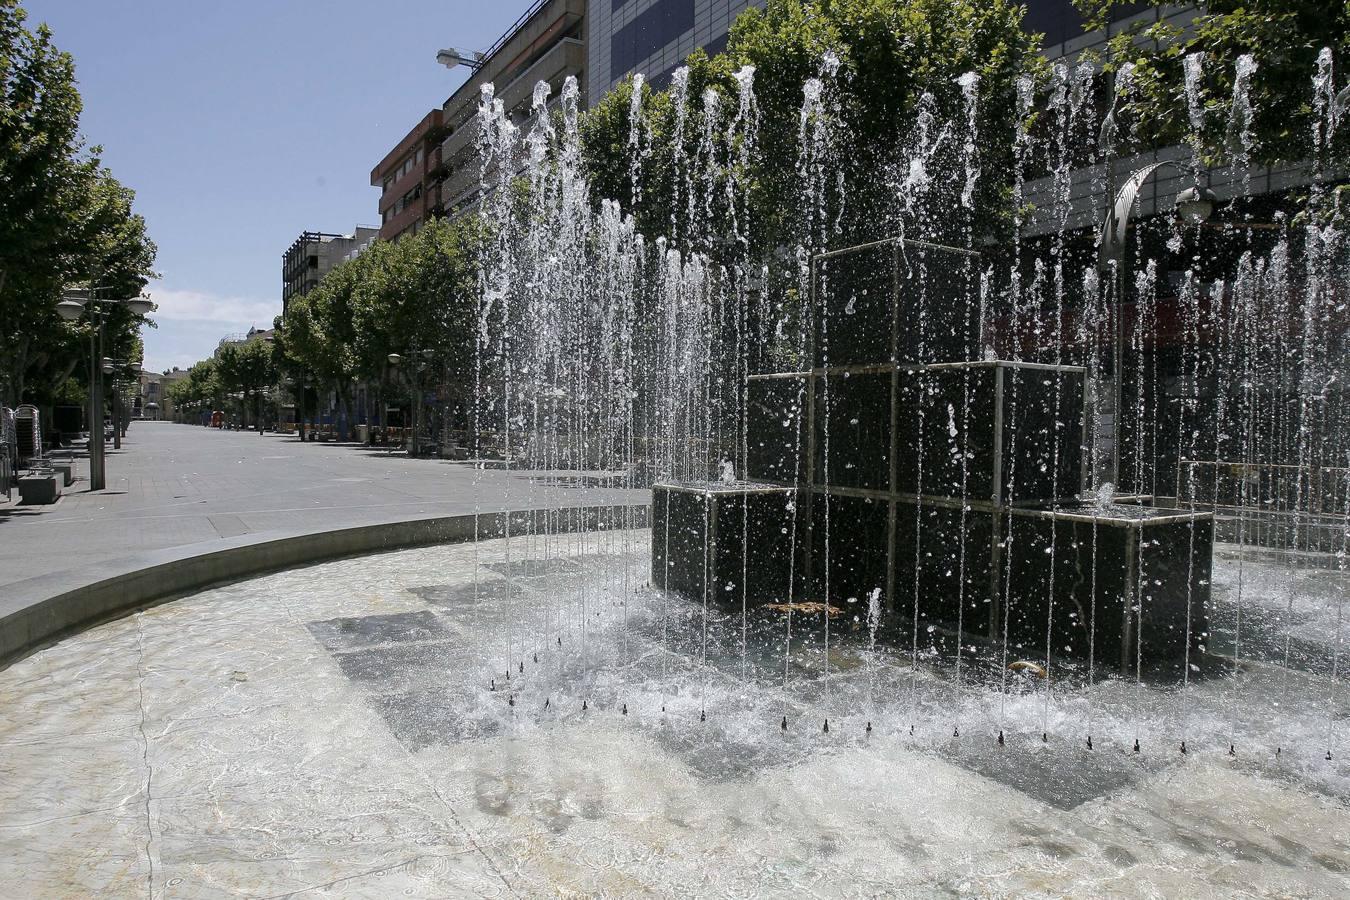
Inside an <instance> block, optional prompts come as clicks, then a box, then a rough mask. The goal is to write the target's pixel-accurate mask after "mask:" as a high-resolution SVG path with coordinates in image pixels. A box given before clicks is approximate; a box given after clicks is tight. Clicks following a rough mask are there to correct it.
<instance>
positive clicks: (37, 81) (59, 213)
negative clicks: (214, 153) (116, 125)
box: [0, 0, 155, 406]
mask: <svg viewBox="0 0 1350 900" xmlns="http://www.w3.org/2000/svg"><path fill="white" fill-rule="evenodd" d="M80 112H81V100H80V93H79V90H78V89H77V87H76V83H75V67H74V62H73V60H72V59H71V57H70V54H68V53H64V52H62V51H61V50H58V49H57V48H56V47H55V46H54V45H53V43H52V36H51V32H50V30H49V29H48V28H47V27H46V26H45V25H44V26H39V27H37V28H35V29H34V28H29V27H28V25H27V13H26V12H25V10H24V9H23V8H22V7H21V6H20V5H19V2H18V0H0V402H3V403H5V404H6V405H10V406H14V405H18V404H19V403H21V402H34V403H37V404H39V405H47V404H50V403H51V402H53V401H54V400H55V399H57V398H58V397H62V396H65V397H69V396H70V395H71V394H72V392H83V385H84V384H87V379H88V375H89V373H88V371H87V368H88V366H87V365H84V364H83V363H84V361H85V360H87V359H88V355H89V354H88V347H89V329H90V327H91V326H90V325H89V324H87V323H85V322H78V323H67V322H64V321H63V320H61V318H60V317H59V316H58V315H57V313H56V308H55V307H56V303H57V301H58V300H59V299H60V298H61V295H62V292H63V291H64V290H65V288H66V287H67V286H70V285H76V284H87V285H96V286H98V287H100V288H101V290H100V293H99V296H102V297H109V298H114V299H121V298H125V297H130V296H136V295H137V294H139V293H140V292H141V291H142V290H143V289H144V287H145V285H146V282H147V281H148V280H149V279H150V278H152V277H154V273H153V271H152V266H153V265H154V260H155V245H154V243H153V242H152V241H151V240H150V239H149V237H148V236H147V234H146V228H145V220H144V219H142V218H141V217H140V216H139V215H136V214H135V213H134V212H133V211H132V201H133V200H134V197H135V195H134V194H133V192H132V191H131V190H130V189H129V188H127V187H125V186H123V185H122V184H120V183H119V182H118V181H117V179H116V178H114V177H113V175H112V173H111V172H109V171H108V169H107V168H106V167H105V166H104V165H103V164H102V162H101V160H100V158H99V154H100V152H101V150H100V148H98V147H86V146H85V144H84V141H83V139H82V137H81V135H80V131H79V120H80ZM145 323H146V320H145V318H144V317H143V316H137V315H133V314H131V313H130V312H128V311H127V310H126V309H125V308H120V307H119V308H114V309H113V310H112V311H111V312H110V314H109V316H108V318H107V320H106V322H105V325H104V343H103V354H104V355H105V356H107V357H110V358H114V359H130V358H132V357H133V354H134V355H135V359H139V353H140V343H139V332H140V328H141V326H142V325H143V324H145ZM72 382H76V384H72Z"/></svg>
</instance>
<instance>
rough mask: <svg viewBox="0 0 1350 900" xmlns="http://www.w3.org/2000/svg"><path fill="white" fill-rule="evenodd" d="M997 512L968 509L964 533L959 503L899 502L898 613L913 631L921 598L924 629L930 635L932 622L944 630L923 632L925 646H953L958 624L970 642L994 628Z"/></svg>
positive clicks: (896, 584)
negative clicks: (992, 579)
mask: <svg viewBox="0 0 1350 900" xmlns="http://www.w3.org/2000/svg"><path fill="white" fill-rule="evenodd" d="M994 516H995V514H994V513H993V512H991V511H989V510H981V509H970V510H967V511H966V514H965V523H964V524H965V531H964V537H963V534H962V515H961V510H960V508H959V507H951V506H938V505H936V504H932V503H927V504H925V503H915V502H913V501H905V500H897V501H896V504H895V601H894V602H895V610H896V616H897V617H899V618H900V619H901V620H903V621H904V622H907V623H911V624H910V625H907V626H906V628H905V629H904V630H905V631H910V630H911V629H912V622H913V618H914V608H915V605H916V603H917V606H918V618H919V630H920V634H921V635H928V626H930V625H932V626H935V628H940V629H942V631H943V632H944V634H935V635H932V636H931V637H924V638H923V640H922V641H921V644H922V645H924V646H927V644H928V643H929V642H931V643H933V645H934V646H936V647H938V648H939V649H942V650H944V651H946V650H954V649H955V632H956V631H957V629H958V626H959V628H960V630H961V632H962V634H963V636H964V637H965V639H966V641H965V642H967V643H968V641H969V639H971V638H972V637H986V638H987V636H988V635H989V634H990V633H991V628H992V622H993V615H994V608H993V604H992V603H991V602H990V570H991V566H992V565H993V549H994V525H995V522H994ZM916 572H917V573H918V574H917V577H916V574H915V573H916ZM949 637H950V639H948V638H949Z"/></svg>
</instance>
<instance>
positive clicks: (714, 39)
mask: <svg viewBox="0 0 1350 900" xmlns="http://www.w3.org/2000/svg"><path fill="white" fill-rule="evenodd" d="M764 5H765V0H598V2H597V3H595V5H594V7H593V8H592V9H591V11H590V14H589V16H588V21H589V24H588V29H587V41H588V43H589V45H590V46H589V48H588V56H589V61H590V79H589V83H588V85H587V93H588V95H589V96H591V97H601V96H603V95H604V94H605V93H606V92H607V91H609V90H610V89H612V88H613V87H614V86H615V85H616V84H618V83H619V82H620V81H622V80H623V79H624V78H625V77H626V76H628V75H630V74H631V73H633V72H641V73H643V74H644V75H645V76H646V77H647V81H648V82H649V83H650V84H652V85H654V86H656V87H664V86H665V84H666V83H667V82H668V81H669V80H670V76H671V73H673V72H674V71H675V69H677V68H678V67H679V66H680V65H681V64H683V62H684V60H685V58H686V57H688V56H689V54H690V53H693V52H694V50H696V49H698V48H700V47H701V48H703V49H704V50H706V51H707V52H708V54H709V55H712V54H715V53H719V52H721V51H722V50H724V49H726V46H727V37H728V34H729V33H730V30H731V26H732V23H734V22H735V21H736V17H737V16H739V15H740V14H741V13H742V12H744V11H745V10H746V9H748V8H749V7H752V6H758V7H761V8H762V7H763V6H764ZM1025 5H1026V7H1027V12H1026V18H1025V19H1024V23H1025V25H1026V28H1027V30H1028V31H1036V32H1041V33H1043V34H1044V35H1045V51H1046V53H1047V55H1049V56H1050V58H1051V59H1057V58H1059V57H1062V56H1066V55H1069V54H1074V53H1078V52H1080V51H1081V50H1083V49H1085V48H1086V47H1088V46H1092V45H1096V44H1099V43H1101V42H1102V41H1103V40H1104V35H1102V34H1101V33H1094V34H1084V32H1083V17H1082V15H1081V14H1080V13H1079V12H1078V10H1077V9H1076V8H1075V7H1074V5H1073V0H1026V4H1025ZM1136 6H1137V9H1136V8H1135V7H1127V8H1124V9H1122V10H1118V11H1116V12H1115V15H1116V16H1117V17H1118V18H1125V17H1131V16H1134V15H1136V14H1137V13H1139V12H1141V11H1143V10H1146V9H1147V10H1150V11H1151V10H1152V8H1151V7H1149V6H1148V5H1147V4H1145V3H1139V4H1137V5H1136Z"/></svg>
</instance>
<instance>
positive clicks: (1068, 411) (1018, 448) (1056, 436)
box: [1002, 364, 1083, 504]
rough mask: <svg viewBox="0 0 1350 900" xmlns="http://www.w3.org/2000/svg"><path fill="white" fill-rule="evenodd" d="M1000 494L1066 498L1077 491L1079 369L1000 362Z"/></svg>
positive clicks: (1021, 499)
mask: <svg viewBox="0 0 1350 900" xmlns="http://www.w3.org/2000/svg"><path fill="white" fill-rule="evenodd" d="M1002 397H1003V447H1004V463H1003V471H1004V480H1003V498H1004V501H1005V502H1008V503H1014V504H1016V503H1025V502H1039V501H1045V500H1062V499H1068V498H1070V497H1073V496H1075V495H1077V494H1078V492H1079V491H1080V490H1081V477H1082V465H1083V372H1082V370H1081V369H1076V368H1058V369H1048V368H1032V367H1024V366H1017V365H1013V364H1005V365H1004V366H1003V391H1002Z"/></svg>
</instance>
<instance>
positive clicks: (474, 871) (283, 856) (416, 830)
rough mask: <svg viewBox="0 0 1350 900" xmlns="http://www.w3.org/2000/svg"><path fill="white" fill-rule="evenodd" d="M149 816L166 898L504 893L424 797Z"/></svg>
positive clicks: (256, 798)
mask: <svg viewBox="0 0 1350 900" xmlns="http://www.w3.org/2000/svg"><path fill="white" fill-rule="evenodd" d="M150 808H151V817H152V828H153V833H154V841H153V843H152V853H153V854H154V856H155V857H156V866H155V882H156V885H155V886H156V891H157V892H159V891H162V896H166V897H212V896H228V897H237V896H249V897H276V896H281V895H289V894H291V893H294V892H306V893H310V894H312V895H314V896H323V895H329V896H340V897H379V898H383V897H391V896H413V897H418V896H422V897H426V896H440V897H444V896H451V895H462V894H470V893H482V892H487V893H489V894H490V895H501V894H504V893H505V892H504V890H503V889H504V887H505V886H504V885H503V883H502V881H501V879H500V877H498V876H497V874H496V873H495V872H494V871H493V869H492V868H491V866H490V864H489V862H488V860H487V859H486V858H485V857H484V856H483V854H481V853H479V852H478V851H477V850H476V849H475V848H474V846H473V842H472V840H471V837H470V836H469V835H467V834H466V833H465V832H464V831H463V829H461V828H460V827H459V826H458V825H457V824H456V823H455V821H454V818H453V816H452V815H451V814H450V811H449V810H448V809H447V808H446V807H445V806H444V805H443V804H441V802H440V801H439V800H438V799H436V798H435V797H434V796H433V795H431V794H430V792H429V791H425V790H424V791H423V792H422V793H420V794H418V793H403V792H398V791H389V790H360V789H347V788H344V787H343V786H340V785H339V786H335V788H334V789H332V790H329V791H326V792H323V793H312V792H308V791H304V790H288V789H278V790H274V791H270V792H260V793H245V792H239V791H228V792H220V793H218V794H216V795H215V796H212V797H210V798H169V799H163V800H155V801H152V802H151V807H150ZM494 892H495V893H494ZM157 895H158V894H157Z"/></svg>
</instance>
